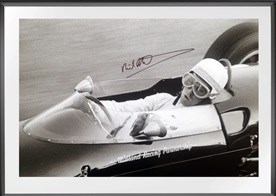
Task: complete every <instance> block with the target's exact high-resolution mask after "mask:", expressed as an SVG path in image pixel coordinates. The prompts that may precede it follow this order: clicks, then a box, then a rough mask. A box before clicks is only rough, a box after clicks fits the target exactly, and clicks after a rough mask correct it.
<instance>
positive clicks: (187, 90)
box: [184, 87, 193, 98]
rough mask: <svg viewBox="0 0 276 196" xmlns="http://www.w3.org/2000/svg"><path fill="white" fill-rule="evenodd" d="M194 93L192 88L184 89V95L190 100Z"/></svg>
mask: <svg viewBox="0 0 276 196" xmlns="http://www.w3.org/2000/svg"><path fill="white" fill-rule="evenodd" d="M192 92H193V88H192V87H185V89H184V95H186V96H187V97H188V98H190V95H191V93H192Z"/></svg>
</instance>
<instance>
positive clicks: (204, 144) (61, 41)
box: [19, 19, 259, 177]
mask: <svg viewBox="0 0 276 196" xmlns="http://www.w3.org/2000/svg"><path fill="white" fill-rule="evenodd" d="M19 25H20V29H19V30H20V40H19V43H20V51H19V52H20V53H19V54H20V70H19V73H20V84H19V87H20V165H19V166H20V176H79V177H82V176H91V177H94V176H258V121H259V119H258V66H259V63H258V53H259V52H258V21H257V20H254V19H253V20H238V19H235V20H214V19H210V20H193V19H186V20H185V19H182V20H165V19H158V20H150V19H141V20H132V19H130V20H127V19H121V20H120V19H114V20H112V19H111V20H107V19H98V20H55V19H51V20H45V19H37V20H32V19H22V20H20V24H19Z"/></svg>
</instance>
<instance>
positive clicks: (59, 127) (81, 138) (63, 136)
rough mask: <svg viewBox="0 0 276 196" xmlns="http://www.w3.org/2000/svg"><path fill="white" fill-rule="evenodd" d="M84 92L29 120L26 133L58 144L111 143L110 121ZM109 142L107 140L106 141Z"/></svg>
mask: <svg viewBox="0 0 276 196" xmlns="http://www.w3.org/2000/svg"><path fill="white" fill-rule="evenodd" d="M98 111H99V108H96V104H92V103H91V101H89V100H88V99H86V98H85V97H84V96H83V95H82V94H80V93H74V94H73V95H72V96H71V97H69V98H68V99H66V100H64V101H63V102H61V103H60V104H58V105H56V106H54V107H52V108H50V109H49V110H47V111H45V112H44V113H42V114H40V115H39V116H37V117H35V118H33V119H31V120H29V121H28V122H27V123H26V124H25V125H24V127H23V131H24V132H25V133H26V134H28V135H29V136H32V137H35V138H37V139H40V140H45V141H50V142H56V143H97V142H99V141H101V142H103V141H105V140H110V138H111V137H110V134H109V131H108V130H107V128H108V123H109V120H108V118H107V117H106V116H104V115H102V116H101V120H99V116H98V115H99V114H97V113H98ZM106 142H107V141H106Z"/></svg>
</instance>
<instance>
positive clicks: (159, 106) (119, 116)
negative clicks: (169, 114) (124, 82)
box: [93, 93, 184, 137]
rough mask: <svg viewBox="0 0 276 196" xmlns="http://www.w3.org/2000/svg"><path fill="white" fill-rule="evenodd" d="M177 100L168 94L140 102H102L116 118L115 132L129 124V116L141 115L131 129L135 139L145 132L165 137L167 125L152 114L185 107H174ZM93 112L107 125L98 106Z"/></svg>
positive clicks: (158, 94) (156, 95) (178, 105)
mask: <svg viewBox="0 0 276 196" xmlns="http://www.w3.org/2000/svg"><path fill="white" fill-rule="evenodd" d="M175 98H176V97H174V96H172V95H170V94H168V93H157V94H154V95H151V96H147V97H145V98H144V99H138V100H130V101H125V102H116V101H109V100H103V101H101V102H102V104H103V105H104V106H105V107H106V109H107V111H108V112H110V114H111V116H112V117H114V120H113V122H112V123H113V125H112V127H113V128H114V127H115V128H114V129H113V130H115V131H118V130H120V128H122V127H123V126H124V125H125V123H126V122H127V120H128V118H129V116H131V115H132V114H133V113H139V114H138V116H137V118H136V120H135V122H134V123H133V125H132V127H131V129H132V130H131V131H130V135H131V136H133V137H135V136H137V135H139V133H141V132H142V131H143V133H145V134H147V133H148V132H150V134H154V135H155V136H160V137H163V136H165V135H166V131H167V125H166V123H164V122H163V121H162V120H161V119H160V118H159V116H158V114H155V113H150V112H151V111H159V110H167V109H173V108H178V107H184V106H183V105H181V104H180V103H178V104H176V105H173V102H174V100H175ZM93 110H94V111H95V114H96V115H97V116H98V118H99V120H100V121H101V122H102V124H103V125H107V124H108V122H107V121H108V120H107V118H106V116H105V114H104V113H103V111H102V110H101V109H100V108H99V107H98V106H97V105H96V104H93ZM126 114H128V115H126ZM115 134H116V133H115Z"/></svg>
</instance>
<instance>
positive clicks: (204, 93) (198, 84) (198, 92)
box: [182, 73, 211, 98]
mask: <svg viewBox="0 0 276 196" xmlns="http://www.w3.org/2000/svg"><path fill="white" fill-rule="evenodd" d="M182 84H183V86H185V87H190V88H191V87H192V89H193V92H194V94H195V96H197V97H198V98H207V97H208V96H209V95H210V92H211V89H210V88H209V87H208V86H207V85H206V84H204V82H202V81H200V79H199V78H198V77H196V76H195V75H193V74H191V73H185V74H184V76H183V78H182Z"/></svg>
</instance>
